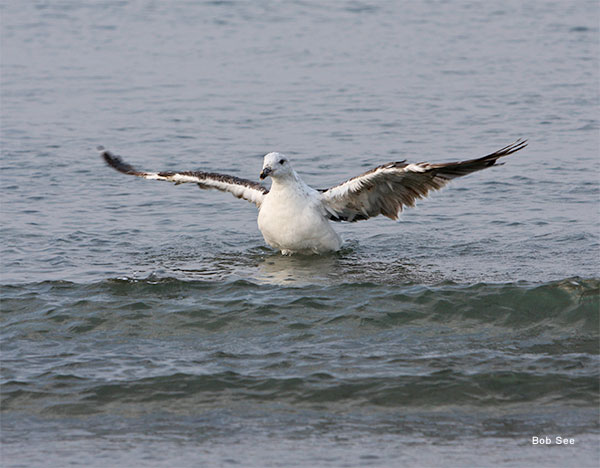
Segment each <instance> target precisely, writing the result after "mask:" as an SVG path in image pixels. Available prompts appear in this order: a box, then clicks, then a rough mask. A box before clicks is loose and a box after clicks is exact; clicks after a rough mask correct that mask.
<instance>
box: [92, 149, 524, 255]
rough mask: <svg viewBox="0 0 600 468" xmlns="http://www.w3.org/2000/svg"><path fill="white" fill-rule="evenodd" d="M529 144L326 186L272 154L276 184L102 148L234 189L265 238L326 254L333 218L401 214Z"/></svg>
mask: <svg viewBox="0 0 600 468" xmlns="http://www.w3.org/2000/svg"><path fill="white" fill-rule="evenodd" d="M525 146H527V142H526V141H522V140H518V141H516V142H515V143H513V144H511V145H508V146H506V147H504V148H502V149H500V150H498V151H496V152H494V153H491V154H489V155H487V156H483V157H481V158H477V159H470V160H467V161H459V162H451V163H441V164H430V163H427V162H421V163H413V164H407V163H406V162H405V161H398V162H390V163H387V164H382V165H381V166H378V167H376V168H374V169H372V170H370V171H367V172H365V173H364V174H361V175H359V176H357V177H354V178H352V179H349V180H347V181H345V182H342V183H341V184H339V185H336V186H335V187H332V188H329V189H326V190H316V189H314V188H312V187H309V186H308V185H306V184H305V183H304V182H303V181H302V179H300V177H299V176H298V174H297V173H296V171H294V169H293V168H292V166H291V164H290V161H289V159H288V158H287V157H285V156H284V155H282V154H280V153H269V154H267V155H266V156H265V157H264V161H263V168H262V172H261V173H260V178H261V179H265V178H266V177H271V179H272V180H273V183H272V185H271V189H270V190H267V189H266V188H265V187H263V186H262V185H260V184H259V183H257V182H253V181H251V180H247V179H241V178H239V177H234V176H230V175H225V174H216V173H212V172H203V171H182V172H178V171H165V172H146V171H138V170H136V169H134V168H133V167H132V166H130V165H129V164H127V163H125V162H124V161H123V160H122V159H121V158H120V157H119V156H116V155H114V154H112V153H111V152H110V151H107V150H105V149H104V148H103V147H99V148H98V149H99V150H100V152H101V155H102V157H103V158H104V160H105V161H106V163H107V164H108V165H109V166H111V167H113V168H114V169H116V170H118V171H119V172H122V173H124V174H129V175H134V176H138V177H143V178H144V179H153V180H165V181H168V182H174V183H175V184H181V183H187V182H192V183H196V184H198V186H199V187H200V188H202V189H217V190H221V191H224V192H230V193H232V194H233V195H234V196H236V197H237V198H243V199H244V200H247V201H249V202H252V203H254V204H255V205H256V206H257V207H258V210H259V211H258V228H259V229H260V231H261V232H262V235H263V237H264V239H265V242H266V243H267V244H269V245H270V246H271V247H273V248H275V249H278V250H281V253H282V254H284V255H290V254H293V253H315V254H321V253H326V252H331V251H336V250H338V249H339V248H340V247H341V245H342V240H341V238H340V236H339V235H338V234H337V233H336V232H335V230H334V229H333V227H332V225H331V223H330V221H348V222H354V221H360V220H363V219H368V218H372V217H374V216H378V215H380V214H381V215H384V216H387V217H388V218H391V219H397V218H398V214H399V213H400V212H401V211H402V209H403V208H404V207H405V206H414V204H415V201H416V200H417V199H419V198H424V197H425V196H427V194H428V193H429V191H430V190H438V189H440V188H442V187H443V186H444V185H446V184H447V183H448V182H449V181H450V180H452V179H454V178H456V177H461V176H464V175H467V174H470V173H471V172H475V171H479V170H481V169H485V168H487V167H490V166H493V165H494V164H496V161H497V160H498V159H499V158H501V157H504V156H508V155H509V154H512V153H514V152H516V151H519V150H521V149H523V148H524V147H525Z"/></svg>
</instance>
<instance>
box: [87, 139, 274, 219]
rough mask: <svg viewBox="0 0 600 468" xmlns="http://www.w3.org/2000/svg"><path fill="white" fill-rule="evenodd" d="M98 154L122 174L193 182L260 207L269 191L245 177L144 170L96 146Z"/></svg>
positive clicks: (198, 172)
mask: <svg viewBox="0 0 600 468" xmlns="http://www.w3.org/2000/svg"><path fill="white" fill-rule="evenodd" d="M98 150H99V151H100V155H101V156H102V157H103V158H104V161H106V164H108V165H109V166H110V167H112V168H114V169H116V170H117V171H119V172H122V173H123V174H129V175H134V176H137V177H143V178H144V179H152V180H166V181H167V182H174V183H175V185H178V184H184V183H188V182H191V183H195V184H198V187H200V188H201V189H217V190H221V191H223V192H229V193H231V194H233V195H234V196H235V197H237V198H243V199H244V200H248V201H249V202H252V203H254V204H255V205H256V206H258V207H260V205H261V203H262V201H263V198H264V196H265V195H266V194H267V193H269V191H268V190H267V189H266V188H264V187H263V186H262V185H260V184H259V183H257V182H253V181H251V180H247V179H240V178H239V177H234V176H230V175H226V174H216V173H214V172H202V171H183V172H170V171H167V172H145V171H138V170H137V169H135V168H134V167H133V166H131V165H129V164H127V163H126V162H125V161H123V160H122V159H121V158H120V157H119V156H116V155H114V154H112V153H111V152H110V151H107V150H105V149H104V148H103V147H101V146H100V147H98Z"/></svg>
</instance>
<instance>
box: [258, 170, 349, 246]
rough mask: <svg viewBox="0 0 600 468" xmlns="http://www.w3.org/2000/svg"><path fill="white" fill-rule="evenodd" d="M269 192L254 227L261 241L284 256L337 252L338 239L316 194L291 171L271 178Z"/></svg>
mask: <svg viewBox="0 0 600 468" xmlns="http://www.w3.org/2000/svg"><path fill="white" fill-rule="evenodd" d="M271 177H272V178H273V184H272V185H271V190H269V193H267V194H266V195H265V197H264V199H263V201H262V204H261V206H260V208H259V212H258V228H259V229H260V231H261V232H262V235H263V237H264V239H265V242H266V243H267V244H269V245H270V246H271V247H273V248H274V249H278V250H281V253H283V254H284V255H288V254H292V253H316V254H321V253H325V252H328V251H335V250H338V249H339V248H340V247H341V245H342V239H341V238H340V236H339V235H338V234H337V232H335V230H334V229H333V227H332V226H331V223H330V222H329V220H328V219H327V217H326V211H325V209H324V208H323V206H322V203H321V200H320V193H319V192H318V191H317V190H315V189H313V188H311V187H309V186H308V185H306V184H305V183H304V182H303V181H302V180H301V179H300V178H299V177H298V176H297V174H296V172H295V171H294V170H293V169H292V170H291V173H290V174H285V175H281V176H280V175H274V174H273V173H272V174H271Z"/></svg>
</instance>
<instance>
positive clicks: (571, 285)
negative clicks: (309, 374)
mask: <svg viewBox="0 0 600 468" xmlns="http://www.w3.org/2000/svg"><path fill="white" fill-rule="evenodd" d="M0 291H1V297H2V302H1V309H2V314H3V317H4V319H5V320H9V321H10V322H11V323H14V321H19V319H20V318H23V319H26V320H31V319H34V318H36V317H37V318H38V319H43V320H56V317H57V315H64V314H67V315H68V316H73V317H86V316H93V315H94V312H97V311H100V310H102V311H103V312H104V315H105V316H106V315H107V314H106V312H107V311H108V310H113V311H116V312H117V313H116V314H115V315H114V316H113V318H114V319H115V320H117V319H118V320H120V319H121V318H122V315H123V314H126V313H131V312H138V313H140V314H142V315H143V314H144V313H145V312H144V311H152V310H160V311H161V312H162V313H175V314H183V315H185V314H187V315H189V316H191V317H193V316H198V317H203V318H204V319H210V318H211V317H214V318H217V317H218V318H220V319H222V320H224V322H223V324H226V323H227V322H228V321H235V320H237V319H239V318H244V317H247V316H248V315H249V314H255V313H258V314H259V315H260V314H261V313H264V314H266V315H269V314H275V315H277V314H281V315H282V316H291V317H293V316H298V314H301V313H306V312H314V311H322V313H323V315H322V317H321V318H322V320H323V321H332V323H333V322H335V321H338V322H339V321H344V320H346V321H348V320H350V321H356V320H358V321H361V323H362V325H370V326H373V327H396V326H402V325H407V324H419V323H424V322H432V323H445V324H448V323H449V322H452V321H456V322H459V321H460V322H462V323H465V321H472V322H484V323H487V324H490V325H495V326H499V327H507V328H519V327H524V326H531V325H534V324H538V325H547V326H553V327H558V326H562V327H566V328H569V327H573V326H576V327H577V328H581V329H585V330H588V331H589V330H597V329H598V328H599V320H598V318H599V314H598V311H599V309H600V306H599V303H600V280H598V279H584V278H566V279H563V280H560V281H553V282H548V283H543V284H535V283H526V282H518V283H505V284H490V283H480V284H473V285H461V284H454V283H441V284H437V285H432V286H425V285H413V284H407V285H403V286H398V285H382V284H376V283H369V282H358V283H346V284H338V285H318V284H316V285H315V284H313V285H310V286H288V287H281V286H274V285H265V284H261V283H258V282H253V281H248V280H232V281H226V282H217V281H183V280H181V279H176V278H170V277H166V278H160V277H156V276H154V275H151V276H150V277H148V278H145V279H142V280H138V279H129V278H122V279H107V280H104V281H100V282H95V283H91V284H80V283H73V282H66V281H45V282H37V283H29V284H15V285H10V284H9V285H3V286H1V287H0ZM105 318H107V319H109V320H110V316H106V317H105ZM13 320H14V321H13Z"/></svg>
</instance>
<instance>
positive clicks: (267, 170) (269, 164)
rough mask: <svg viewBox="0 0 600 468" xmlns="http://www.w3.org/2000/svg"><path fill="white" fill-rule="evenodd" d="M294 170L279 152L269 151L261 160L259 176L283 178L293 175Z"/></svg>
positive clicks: (263, 177) (262, 177)
mask: <svg viewBox="0 0 600 468" xmlns="http://www.w3.org/2000/svg"><path fill="white" fill-rule="evenodd" d="M293 173H294V170H293V169H292V166H291V165H290V161H289V160H288V158H286V157H285V156H284V155H283V154H281V153H269V154H267V155H266V156H265V159H264V161H263V167H262V171H261V173H260V178H261V180H262V179H265V178H266V177H269V176H271V177H273V178H274V179H276V178H284V177H287V176H291V175H293Z"/></svg>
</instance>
